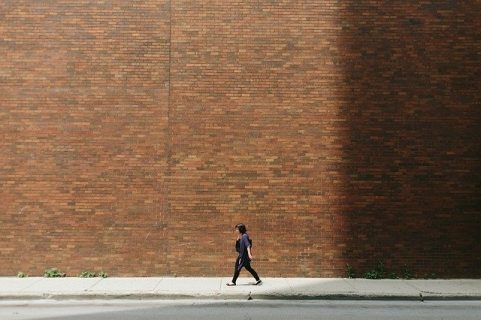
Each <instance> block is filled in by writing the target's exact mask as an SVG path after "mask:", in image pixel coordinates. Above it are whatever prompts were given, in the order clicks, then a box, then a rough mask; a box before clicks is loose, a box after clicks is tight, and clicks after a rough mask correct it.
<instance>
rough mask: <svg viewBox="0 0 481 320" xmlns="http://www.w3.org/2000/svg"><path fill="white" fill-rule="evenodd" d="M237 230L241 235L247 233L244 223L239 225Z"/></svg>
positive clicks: (236, 227)
mask: <svg viewBox="0 0 481 320" xmlns="http://www.w3.org/2000/svg"><path fill="white" fill-rule="evenodd" d="M235 229H236V230H238V231H239V233H241V234H244V233H246V232H247V229H246V226H245V225H243V224H242V223H239V224H237V225H236V226H235Z"/></svg>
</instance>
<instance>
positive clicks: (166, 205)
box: [164, 0, 173, 273]
mask: <svg viewBox="0 0 481 320" xmlns="http://www.w3.org/2000/svg"><path fill="white" fill-rule="evenodd" d="M171 49H172V0H169V61H168V64H169V66H168V68H169V70H168V83H169V90H168V93H167V139H166V141H167V145H166V148H167V172H166V180H165V181H166V182H165V185H164V208H165V210H164V212H165V213H166V214H167V218H170V179H171V172H172V170H171V164H172V136H173V135H172V125H171V119H170V118H171V90H172V81H171V67H172V65H171V61H172V60H171V56H172V55H171ZM167 228H168V220H167ZM168 232H169V231H168V229H167V233H168ZM164 242H165V239H164ZM165 261H167V272H168V273H170V272H171V268H170V262H169V259H165Z"/></svg>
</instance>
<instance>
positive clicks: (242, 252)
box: [237, 233, 251, 269]
mask: <svg viewBox="0 0 481 320" xmlns="http://www.w3.org/2000/svg"><path fill="white" fill-rule="evenodd" d="M239 242H240V243H239V244H240V246H239V265H238V266H237V268H238V269H240V268H242V267H244V266H245V265H247V264H249V263H250V259H249V253H248V252H247V248H249V247H250V246H251V244H250V242H249V235H248V234H247V233H244V234H243V235H242V237H241V238H240V241H239Z"/></svg>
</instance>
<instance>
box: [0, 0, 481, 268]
mask: <svg viewBox="0 0 481 320" xmlns="http://www.w3.org/2000/svg"><path fill="white" fill-rule="evenodd" d="M479 9H480V6H479V4H478V3H477V2H476V1H424V2H421V3H418V2H402V3H401V2H392V1H386V2H385V3H384V2H382V1H381V2H379V1H342V2H339V1H327V0H326V1H245V0H243V1H240V0H239V1H178V0H176V1H167V0H166V1H159V0H157V1H106V2H104V3H103V4H100V3H98V1H83V2H76V1H49V2H38V1H15V2H10V1H7V2H1V3H0V54H1V57H2V59H1V60H0V107H1V108H0V136H1V137H2V139H1V140H0V200H1V201H0V229H1V230H0V232H1V234H2V236H1V237H0V254H1V257H2V259H1V260H0V275H12V274H15V273H16V272H18V271H24V272H28V273H30V274H32V275H34V274H41V273H42V272H43V270H44V269H46V268H47V267H51V266H56V267H59V268H61V269H62V270H64V271H66V272H67V273H68V274H71V275H76V274H78V273H79V272H80V271H83V270H104V271H106V272H108V273H109V274H111V275H173V274H176V275H229V274H230V273H231V271H232V269H233V258H234V257H235V252H234V250H233V240H234V238H233V237H234V234H233V231H232V227H233V225H235V224H236V223H238V222H244V223H246V224H247V227H248V229H249V230H250V232H251V236H252V238H253V240H254V256H255V267H256V269H258V271H259V273H260V274H261V276H323V277H333V276H343V275H344V271H345V264H346V263H349V264H351V265H352V266H353V267H354V268H355V269H356V270H358V271H359V272H364V271H367V270H368V269H370V268H371V267H372V266H373V265H374V264H375V263H376V261H377V260H379V259H382V260H384V262H385V264H386V265H387V267H388V268H390V269H392V270H395V271H398V270H399V269H400V268H401V267H403V265H405V264H406V265H407V266H408V267H409V268H410V269H412V270H413V272H414V273H416V274H417V275H419V276H420V275H423V274H425V273H428V272H434V273H437V275H438V276H443V277H480V276H481V273H480V269H479V268H478V267H477V266H479V265H481V258H480V256H481V255H480V252H481V250H480V249H481V247H480V243H481V236H480V234H481V233H480V230H481V218H480V214H481V212H480V210H479V207H481V203H480V202H481V201H480V200H481V199H480V191H481V190H480V185H481V184H480V182H481V173H480V172H481V170H480V169H481V168H480V162H479V154H481V150H480V143H479V137H480V136H481V132H480V131H481V130H480V126H479V120H480V115H481V112H480V111H479V98H480V94H479V89H480V86H479V81H478V77H479V74H480V67H479V52H480V45H479V31H478V30H481V25H480V21H479V18H478V14H477V12H479Z"/></svg>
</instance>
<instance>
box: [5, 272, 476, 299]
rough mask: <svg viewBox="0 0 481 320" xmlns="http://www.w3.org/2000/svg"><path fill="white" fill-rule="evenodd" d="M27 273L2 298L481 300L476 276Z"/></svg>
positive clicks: (8, 286)
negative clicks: (232, 278)
mask: <svg viewBox="0 0 481 320" xmlns="http://www.w3.org/2000/svg"><path fill="white" fill-rule="evenodd" d="M251 280H252V279H249V278H243V279H241V278H240V282H239V283H238V286H236V287H226V286H225V283H226V282H228V281H229V278H199V277H197V278H171V277H170V278H169V277H157V278H155V277H152V278H107V279H92V278H90V279H81V278H74V277H72V278H57V279H48V278H41V277H36V278H29V279H17V278H14V277H3V278H2V277H0V301H5V300H120V299H131V300H179V299H204V300H384V301H388V300H391V301H396V300H397V301H428V300H431V301H435V300H444V301H446V300H481V280H479V279H458V280H387V279H386V280H366V279H345V278H265V279H264V283H263V284H262V285H261V286H252V281H251Z"/></svg>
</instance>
